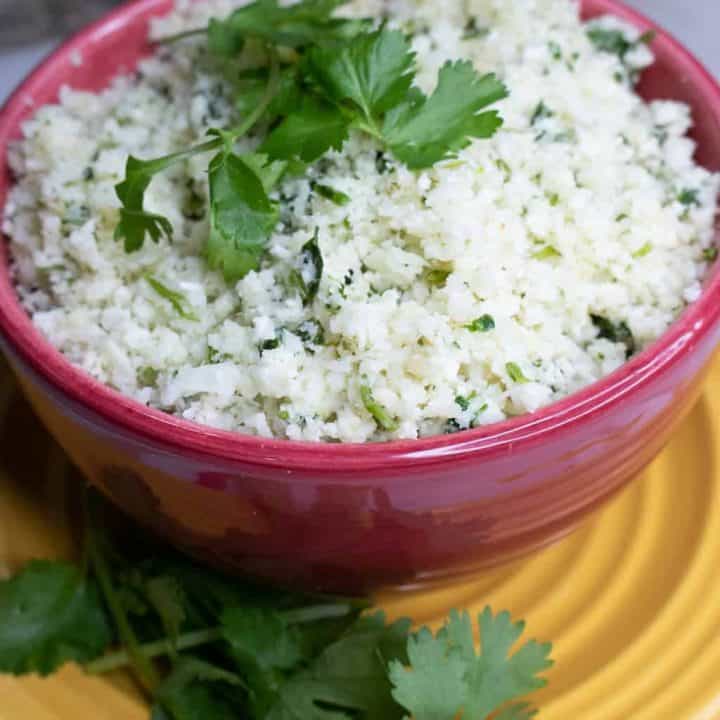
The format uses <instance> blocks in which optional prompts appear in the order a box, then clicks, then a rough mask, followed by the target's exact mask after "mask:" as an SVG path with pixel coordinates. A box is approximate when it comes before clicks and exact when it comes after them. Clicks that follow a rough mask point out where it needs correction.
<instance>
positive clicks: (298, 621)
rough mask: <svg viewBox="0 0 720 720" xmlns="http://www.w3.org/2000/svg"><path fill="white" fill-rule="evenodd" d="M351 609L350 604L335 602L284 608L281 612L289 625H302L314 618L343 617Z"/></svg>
mask: <svg viewBox="0 0 720 720" xmlns="http://www.w3.org/2000/svg"><path fill="white" fill-rule="evenodd" d="M351 611H352V606H351V605H345V604H338V603H336V604H334V605H309V606H308V607H301V608H297V609H296V610H286V611H285V612H283V613H281V614H282V616H283V618H284V619H285V621H286V622H287V623H289V624H290V625H302V624H303V623H309V622H315V621H316V620H329V619H330V618H339V617H345V615H347V614H348V613H350V612H351Z"/></svg>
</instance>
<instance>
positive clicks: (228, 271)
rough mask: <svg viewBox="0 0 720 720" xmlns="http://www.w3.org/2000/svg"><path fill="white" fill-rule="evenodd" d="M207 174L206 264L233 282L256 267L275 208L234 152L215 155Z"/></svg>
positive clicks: (276, 218)
mask: <svg viewBox="0 0 720 720" xmlns="http://www.w3.org/2000/svg"><path fill="white" fill-rule="evenodd" d="M209 176H210V236H209V238H208V241H207V246H206V252H207V259H208V264H209V265H210V267H211V268H214V269H217V270H222V271H223V273H224V275H225V279H226V280H228V282H233V281H237V280H239V279H240V278H242V277H243V276H245V275H246V274H247V273H248V272H250V271H251V270H255V269H257V268H258V267H259V265H260V258H261V257H262V254H263V252H264V251H265V245H266V244H267V241H268V238H269V237H270V234H271V233H272V231H273V230H274V228H275V225H276V224H277V221H278V210H277V208H276V207H275V205H274V204H273V203H272V202H271V201H270V199H269V198H268V196H267V194H266V192H265V188H264V187H263V184H262V182H261V181H260V179H259V178H258V176H257V175H256V174H255V173H254V172H253V171H252V170H251V169H250V167H248V165H247V164H246V163H245V162H244V161H243V160H242V159H241V158H240V157H239V156H238V155H235V154H234V153H231V152H227V151H226V152H222V153H220V154H218V155H216V156H215V157H214V158H213V159H212V161H211V162H210V169H209Z"/></svg>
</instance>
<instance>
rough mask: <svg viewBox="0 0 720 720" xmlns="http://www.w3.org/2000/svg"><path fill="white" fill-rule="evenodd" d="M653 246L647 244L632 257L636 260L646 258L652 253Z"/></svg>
mask: <svg viewBox="0 0 720 720" xmlns="http://www.w3.org/2000/svg"><path fill="white" fill-rule="evenodd" d="M652 249H653V246H652V243H649V242H646V243H645V244H644V245H643V246H642V247H641V248H638V249H637V250H636V251H635V252H634V253H633V254H632V256H633V257H634V258H641V257H645V256H646V255H647V254H648V253H650V252H652Z"/></svg>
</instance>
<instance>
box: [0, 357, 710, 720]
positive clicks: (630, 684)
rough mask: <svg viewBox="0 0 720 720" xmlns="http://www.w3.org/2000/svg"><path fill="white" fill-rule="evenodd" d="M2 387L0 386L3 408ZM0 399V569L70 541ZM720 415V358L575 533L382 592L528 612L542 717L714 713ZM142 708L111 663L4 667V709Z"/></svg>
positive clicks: (421, 615)
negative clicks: (692, 399)
mask: <svg viewBox="0 0 720 720" xmlns="http://www.w3.org/2000/svg"><path fill="white" fill-rule="evenodd" d="M9 387H10V386H9V384H7V383H5V384H4V385H0V408H3V407H6V406H7V404H6V403H5V402H3V398H2V395H3V394H7V393H8V392H11V391H10V390H9ZM9 407H10V410H9V413H8V415H7V416H6V418H5V420H8V419H9V420H10V421H9V422H7V421H6V422H5V423H4V428H5V429H4V431H3V435H2V437H3V441H2V444H1V445H0V574H2V573H4V572H9V571H12V570H14V569H16V568H17V567H19V566H20V565H21V564H22V563H23V562H25V561H26V560H27V559H29V558H31V557H38V556H47V555H66V554H68V553H70V552H71V551H72V547H73V544H72V532H71V528H72V525H73V523H72V518H73V506H74V503H73V487H69V486H67V485H66V484H65V483H64V482H63V481H62V479H61V478H59V477H57V473H56V474H55V475H53V472H52V471H53V469H54V468H55V467H56V466H57V465H58V461H59V459H60V456H59V454H58V453H59V451H58V450H57V449H56V447H55V446H54V444H53V443H52V442H51V441H50V440H49V439H48V437H47V436H46V434H45V433H44V432H43V430H42V429H41V428H40V427H39V425H38V423H37V421H36V420H35V419H34V417H33V416H32V414H31V412H30V411H29V409H28V408H27V406H26V405H25V404H24V403H23V402H22V400H21V399H20V398H19V397H18V396H17V395H15V396H14V397H13V400H12V402H11V403H10V405H9ZM719 418H720V361H719V362H717V363H716V365H715V368H714V370H713V372H712V373H711V376H710V379H709V382H708V385H707V389H706V392H705V394H704V396H703V398H702V400H701V401H700V402H699V403H698V405H697V407H696V408H695V410H694V411H693V413H692V414H691V416H690V417H689V418H688V420H687V421H686V422H685V424H684V425H683V426H682V428H681V429H680V430H679V431H678V433H677V434H676V436H675V438H674V439H673V441H672V442H671V443H670V445H669V446H668V447H667V449H666V450H665V451H664V452H663V454H662V455H661V456H660V457H659V458H658V459H657V460H656V461H655V462H654V463H653V465H652V466H651V467H650V468H649V469H648V470H647V471H646V472H645V473H644V474H643V476H642V478H640V479H638V481H637V482H635V483H634V484H633V485H632V486H631V487H630V488H629V489H627V490H626V491H625V492H624V493H623V494H622V495H621V496H619V497H618V498H617V499H616V500H615V501H614V502H613V503H612V504H611V505H610V506H608V507H607V508H606V509H605V510H603V511H602V512H601V513H600V514H599V515H597V516H596V517H595V518H594V519H592V520H591V521H590V522H588V523H587V524H586V525H585V526H584V527H583V528H581V529H580V530H579V531H578V532H576V533H575V534H574V535H573V536H571V537H570V538H567V539H566V540H564V541H562V542H560V543H559V544H557V545H555V546H554V547H552V548H550V549H548V550H545V551H543V552H541V553H538V554H536V555H534V556H532V557H530V558H528V559H525V560H522V561H520V562H516V563H514V564H513V565H509V566H506V567H503V568H500V569H498V570H495V571H492V572H486V573H484V574H482V575H479V576H478V577H476V578H475V579H474V580H472V581H468V582H464V583H463V584H462V585H455V586H452V587H446V588H442V589H437V590H434V591H431V592H427V591H426V592H423V593H405V594H402V595H400V594H384V595H382V596H381V597H379V598H378V602H380V603H381V604H382V605H383V606H384V607H385V608H386V609H387V610H388V612H389V613H390V615H392V616H393V617H395V616H399V615H410V616H412V617H413V618H414V619H415V620H416V621H417V622H422V623H435V622H437V621H438V620H439V619H440V618H442V617H443V616H444V615H445V614H446V613H447V611H448V610H449V609H450V608H451V607H467V608H468V609H470V610H471V611H472V612H478V611H479V610H480V609H481V608H482V607H483V606H484V605H485V604H490V605H492V606H493V607H494V608H496V609H498V610H499V609H508V610H510V611H511V613H512V614H513V616H515V617H523V618H525V619H526V620H527V631H528V635H531V636H533V637H537V638H539V639H542V640H552V641H553V643H554V646H555V648H554V657H555V660H556V665H555V667H554V668H553V670H552V671H551V672H550V674H549V680H550V683H549V686H548V687H547V688H546V689H545V690H543V691H541V692H540V693H538V694H537V695H536V697H535V698H534V699H535V700H536V701H537V703H538V705H539V707H540V709H541V713H540V717H541V718H542V720H629V719H631V720H715V719H718V718H720V633H719V631H720V472H719V471H718V458H719V457H720V454H719V453H718V441H719V440H720V426H719V425H718V422H719ZM0 425H3V417H1V416H0ZM147 717H148V715H147V710H146V709H145V708H144V707H143V705H142V702H141V700H140V698H139V696H138V695H137V693H136V691H135V690H134V689H133V686H132V684H131V683H130V681H129V680H128V678H126V677H124V676H122V675H118V676H115V677H112V678H111V679H97V678H90V677H86V676H84V675H83V674H82V672H81V671H80V670H78V669H77V668H74V667H71V668H66V669H65V670H63V671H62V672H61V673H60V674H58V675H55V676H53V677H51V678H49V679H46V680H42V679H39V678H34V677H30V678H21V679H15V678H8V677H4V676H3V677H0V720H82V719H84V718H92V720H110V719H112V720H118V719H122V720H147Z"/></svg>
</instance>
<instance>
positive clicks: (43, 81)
mask: <svg viewBox="0 0 720 720" xmlns="http://www.w3.org/2000/svg"><path fill="white" fill-rule="evenodd" d="M172 4H173V3H172V0H139V1H137V2H132V3H130V4H127V5H124V6H121V7H120V8H118V9H117V10H115V11H114V12H113V13H111V14H109V15H108V16H106V17H105V18H104V19H103V20H101V21H100V22H98V23H95V24H94V25H92V26H90V27H89V28H87V29H86V30H85V31H83V32H81V33H80V34H79V35H77V36H75V38H73V39H72V40H71V41H70V42H68V43H67V44H65V45H64V46H63V47H62V48H61V49H60V50H58V51H57V52H56V53H55V54H54V55H52V56H51V57H50V58H49V59H48V60H46V61H45V62H44V63H43V64H41V66H40V67H39V68H38V69H37V70H36V71H35V72H34V73H33V74H32V75H31V76H30V77H29V78H28V79H27V80H26V81H25V82H24V83H23V85H22V86H21V87H20V88H19V89H18V91H16V93H15V94H14V96H13V97H12V98H11V99H10V101H9V102H8V103H7V105H6V106H5V108H4V109H3V110H2V111H0V148H1V149H3V152H2V156H1V157H0V208H2V207H3V206H4V203H5V200H6V197H7V193H8V189H9V187H10V186H11V183H12V177H11V174H10V170H9V167H8V162H7V153H6V152H5V149H6V148H7V145H8V143H9V142H10V141H12V140H14V139H17V138H19V137H20V136H21V126H22V123H23V121H24V120H25V119H27V118H28V117H30V116H31V115H32V114H33V113H34V112H35V111H36V110H37V108H38V107H40V106H42V105H44V104H47V103H51V102H54V101H56V100H57V97H58V92H59V90H60V88H61V87H62V86H63V85H71V86H72V87H73V88H76V89H85V90H91V91H97V90H100V89H102V88H104V87H106V86H107V85H108V83H109V82H110V80H111V79H112V78H113V77H115V76H117V75H118V74H122V73H127V72H131V71H132V70H133V68H134V67H135V66H136V64H137V62H138V60H139V59H140V58H141V57H143V56H145V55H147V54H149V53H150V52H152V49H151V47H150V46H149V45H148V43H147V41H146V37H147V31H148V24H149V20H150V18H151V17H153V16H157V15H162V14H164V13H166V12H168V11H169V10H170V9H171V7H172ZM581 4H582V11H583V16H584V17H585V18H590V17H595V16H597V15H602V14H605V13H611V14H614V15H617V16H619V17H621V18H624V19H626V20H628V21H630V22H631V23H633V24H634V25H636V26H637V27H639V28H640V29H642V30H648V29H653V30H657V31H658V34H657V37H656V38H655V40H654V42H653V51H654V52H655V54H656V57H657V61H656V63H655V64H654V65H653V66H652V67H651V68H650V69H649V70H647V71H646V72H645V73H644V75H643V78H642V81H641V83H640V86H639V90H640V93H641V94H642V96H643V97H645V98H646V99H648V100H652V99H660V98H662V99H673V100H680V101H683V102H685V103H687V104H689V105H690V106H691V107H692V109H693V116H694V121H695V126H694V128H693V131H692V136H693V138H694V139H695V140H696V142H697V143H698V151H697V159H698V160H699V162H700V163H701V164H703V165H704V166H706V167H707V168H709V169H711V170H715V171H717V170H720V89H719V88H718V86H717V84H716V83H715V81H714V80H713V79H712V77H711V76H710V75H709V74H708V73H707V72H706V71H705V70H704V69H703V68H702V67H701V66H700V65H699V64H698V62H697V61H696V60H695V59H694V58H693V57H692V56H691V55H689V54H688V53H687V51H685V50H684V49H683V48H682V47H681V46H680V45H679V44H678V43H677V42H676V41H675V40H673V39H672V37H670V36H669V35H668V34H667V33H665V32H663V31H662V30H659V29H658V28H657V27H656V26H655V25H654V24H653V23H651V22H650V21H649V20H647V19H646V18H643V17H642V16H640V15H638V14H637V13H635V12H634V11H632V10H630V9H628V8H626V7H625V6H623V5H622V4H620V3H618V2H616V1H615V0H584V1H583V2H582V3H581ZM8 259H9V256H8V249H7V245H6V243H4V242H0V330H2V331H3V332H4V335H5V339H6V342H9V343H10V346H11V348H12V350H13V351H14V352H15V353H17V354H18V355H19V356H20V357H21V358H22V359H23V360H24V361H25V362H26V363H27V364H28V365H29V366H31V367H32V368H33V369H35V370H36V371H37V372H38V373H39V374H40V375H42V376H44V377H45V378H47V379H49V380H50V381H51V383H53V384H55V385H57V386H59V387H60V388H62V390H63V391H64V392H66V393H67V394H68V395H69V396H71V397H74V398H75V399H77V400H78V401H79V402H84V403H86V404H88V405H91V406H92V407H93V409H94V410H95V411H97V412H98V413H100V414H101V415H103V416H105V417H107V418H109V419H111V420H112V421H114V422H116V423H120V424H123V425H125V426H126V427H127V428H129V429H131V430H134V431H136V432H141V433H145V434H149V435H152V436H154V437H156V438H161V439H163V440H164V441H167V442H169V443H171V444H172V443H176V444H177V445H178V446H181V447H183V448H188V447H196V448H197V449H198V450H200V451H203V452H212V453H214V454H219V455H222V456H226V457H236V456H238V453H239V454H242V453H247V452H248V451H251V450H252V451H257V450H258V448H259V447H260V448H261V449H262V450H263V451H264V452H265V453H266V454H267V456H268V457H273V458H275V459H276V460H277V461H278V462H280V459H281V458H282V461H283V462H286V463H290V464H292V462H295V461H297V462H299V463H301V464H303V463H305V462H307V461H308V460H311V461H312V462H314V463H317V462H321V454H318V453H317V449H316V446H315V445H314V444H311V443H295V442H290V441H286V440H277V441H267V440H260V439H259V438H255V437H252V436H246V435H241V434H238V433H228V432H225V431H216V430H211V429H209V428H202V427H200V426H196V425H194V424H192V423H189V422H186V421H183V420H180V419H177V418H172V417H168V416H167V415H165V414H163V413H160V412H158V411H154V410H151V409H148V408H145V407H144V406H142V405H139V404H138V403H135V402H134V401H132V400H130V399H129V398H125V397H123V396H121V395H119V394H118V393H116V392H114V391H113V390H110V389H109V388H106V387H105V386H102V385H101V384H100V383H98V382H96V381H94V380H93V379H91V378H90V377H88V376H86V375H85V374H84V373H83V372H81V371H80V370H78V369H76V368H74V367H72V366H71V365H70V363H69V362H67V361H66V360H65V359H64V358H63V357H62V355H61V354H60V353H59V352H58V351H57V350H55V349H54V348H53V347H52V346H50V344H49V343H47V342H46V341H45V340H44V339H43V338H42V336H41V335H40V333H39V332H38V331H37V330H36V329H35V328H34V326H33V325H32V323H31V321H30V319H29V318H28V316H27V315H26V313H25V312H24V310H23V309H22V308H21V307H20V305H19V303H18V302H17V299H16V296H15V292H14V289H13V287H12V281H11V277H10V272H9V267H8ZM718 273H719V270H718V267H717V264H716V266H715V267H713V269H712V270H711V272H710V273H708V277H707V279H706V283H705V285H706V290H705V293H704V295H703V297H702V298H701V299H700V300H699V301H698V302H697V303H695V304H694V305H693V306H691V308H689V309H688V310H686V312H685V313H684V315H683V316H682V317H681V318H680V319H679V320H678V321H676V323H675V324H674V325H673V327H672V328H670V330H669V331H668V332H667V333H666V334H665V335H664V336H663V337H662V338H660V339H659V340H658V341H657V342H656V343H654V344H653V345H652V346H651V347H650V348H648V349H646V350H645V351H644V352H643V353H641V354H640V355H638V356H637V357H635V358H634V359H633V360H631V362H629V363H627V364H626V365H625V366H623V367H621V368H620V369H618V370H617V371H615V373H613V374H612V375H610V376H608V377H606V378H604V379H602V380H600V381H598V382H596V383H595V384H593V385H591V386H590V387H588V388H586V389H585V390H582V391H580V392H578V393H575V394H573V395H571V396H569V397H568V398H565V399H564V400H561V401H559V402H557V403H554V404H553V405H550V406H548V407H546V408H543V409H541V410H540V411H538V412H536V413H533V414H531V415H526V416H522V417H519V418H515V419H511V420H507V421H504V422H503V423H498V424H496V425H489V426H485V427H482V428H478V429H476V430H469V431H464V432H460V433H456V434H455V435H453V436H440V437H436V438H428V439H424V440H412V441H395V442H391V443H377V444H371V445H370V446H368V445H363V446H362V447H363V448H364V450H363V454H364V456H365V458H366V459H367V458H371V457H374V458H375V460H374V461H373V462H382V463H390V462H391V461H394V460H400V459H402V458H404V459H407V458H408V457H409V456H412V457H414V458H416V459H420V458H422V457H423V456H425V454H429V455H434V456H437V454H443V453H447V452H450V451H451V449H452V452H453V453H454V454H457V453H463V452H466V451H467V452H469V451H471V450H477V449H480V448H481V447H483V446H491V447H496V446H497V445H498V443H500V442H506V441H507V442H511V441H516V440H517V439H518V438H524V437H526V436H527V428H528V427H532V428H534V430H533V432H534V433H536V432H540V431H541V430H542V431H544V430H549V429H551V428H552V426H553V425H555V426H557V424H558V423H567V422H568V421H569V420H570V419H572V416H573V414H576V415H579V414H580V413H581V412H585V411H587V408H588V407H591V406H593V404H597V403H598V402H599V400H600V399H602V398H608V397H611V396H612V397H619V396H620V395H621V394H622V393H621V392H620V389H622V388H623V387H624V388H625V390H624V391H629V390H628V388H630V387H631V386H632V385H633V383H635V382H636V381H637V379H638V377H639V376H641V375H643V373H645V372H646V371H647V368H648V367H649V366H650V365H651V361H652V360H653V358H655V357H656V356H658V355H659V354H661V353H662V352H663V351H664V350H667V349H669V348H671V347H672V346H673V343H677V342H678V340H679V339H681V338H682V337H683V333H684V332H685V331H686V330H687V329H688V328H690V327H697V323H698V322H700V323H702V322H704V323H705V324H708V323H709V319H708V314H709V313H710V312H711V310H710V309H711V308H717V307H718V306H720V276H719V274H718ZM357 452H358V446H357V445H355V446H352V445H351V444H348V445H344V446H338V445H330V446H326V447H325V448H324V449H323V451H322V455H327V457H326V458H325V459H326V460H327V462H328V463H330V464H332V463H334V462H336V461H337V460H338V459H340V458H342V459H343V461H344V462H346V463H358V462H361V461H360V460H359V459H358V456H357ZM292 453H294V460H292V462H291V458H290V457H289V454H292Z"/></svg>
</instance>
